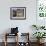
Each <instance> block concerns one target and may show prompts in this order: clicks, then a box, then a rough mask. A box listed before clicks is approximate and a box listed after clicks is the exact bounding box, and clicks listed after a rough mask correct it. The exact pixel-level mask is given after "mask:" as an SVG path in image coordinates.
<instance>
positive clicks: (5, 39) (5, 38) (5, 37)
mask: <svg viewBox="0 0 46 46" xmlns="http://www.w3.org/2000/svg"><path fill="white" fill-rule="evenodd" d="M5 46H7V36H6V35H5Z"/></svg>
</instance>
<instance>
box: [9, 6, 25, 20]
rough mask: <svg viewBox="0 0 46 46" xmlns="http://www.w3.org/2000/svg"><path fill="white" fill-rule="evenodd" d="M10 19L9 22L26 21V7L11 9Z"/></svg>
mask: <svg viewBox="0 0 46 46" xmlns="http://www.w3.org/2000/svg"><path fill="white" fill-rule="evenodd" d="M10 19H11V20H22V19H26V7H11V8H10Z"/></svg>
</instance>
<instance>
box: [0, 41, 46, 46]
mask: <svg viewBox="0 0 46 46" xmlns="http://www.w3.org/2000/svg"><path fill="white" fill-rule="evenodd" d="M0 46H4V43H3V42H2V43H1V42H0ZM7 46H15V43H12V42H11V43H8V45H7ZM30 46H37V43H33V42H32V43H30ZM41 46H46V43H44V45H41Z"/></svg>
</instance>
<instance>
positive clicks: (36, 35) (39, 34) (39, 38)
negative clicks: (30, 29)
mask: <svg viewBox="0 0 46 46" xmlns="http://www.w3.org/2000/svg"><path fill="white" fill-rule="evenodd" d="M45 34H46V33H45V32H35V33H34V34H33V35H34V36H35V37H36V38H37V41H38V43H41V42H40V40H41V39H42V38H45V37H44V36H46V35H45Z"/></svg>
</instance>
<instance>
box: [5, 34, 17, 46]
mask: <svg viewBox="0 0 46 46" xmlns="http://www.w3.org/2000/svg"><path fill="white" fill-rule="evenodd" d="M7 36H9V37H10V36H17V42H16V43H17V44H16V45H15V46H18V34H10V33H6V34H5V46H7V44H8V42H7V38H8V37H7Z"/></svg>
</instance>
